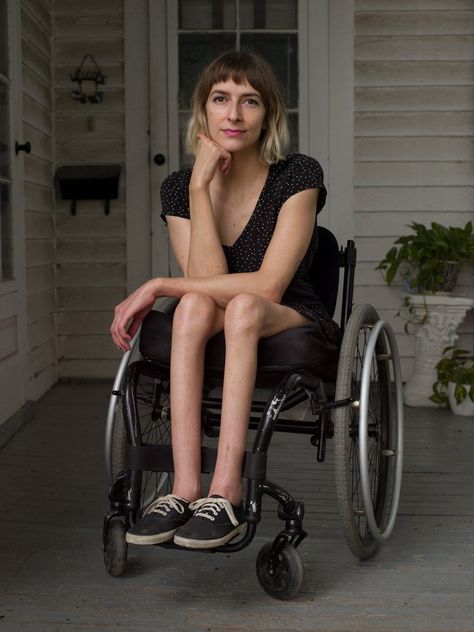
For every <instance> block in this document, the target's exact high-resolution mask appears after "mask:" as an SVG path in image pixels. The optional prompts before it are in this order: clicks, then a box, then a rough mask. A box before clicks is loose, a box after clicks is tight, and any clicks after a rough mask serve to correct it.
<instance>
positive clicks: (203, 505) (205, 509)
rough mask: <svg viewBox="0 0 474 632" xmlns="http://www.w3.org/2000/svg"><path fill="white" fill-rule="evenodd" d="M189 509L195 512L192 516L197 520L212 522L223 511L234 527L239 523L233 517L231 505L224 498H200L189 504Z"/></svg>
mask: <svg viewBox="0 0 474 632" xmlns="http://www.w3.org/2000/svg"><path fill="white" fill-rule="evenodd" d="M189 508H190V509H193V510H195V511H194V516H196V517H198V518H206V519H207V520H212V521H213V522H214V520H215V519H216V516H217V515H218V514H219V512H220V511H222V509H224V510H225V512H226V513H227V515H228V516H229V520H230V521H231V523H232V524H233V525H234V527H237V526H238V525H239V521H238V520H237V518H236V517H235V515H234V510H233V509H232V504H231V503H230V502H229V501H228V500H226V499H225V498H200V499H199V500H195V501H194V502H193V503H191V504H190V505H189ZM194 516H193V517H194Z"/></svg>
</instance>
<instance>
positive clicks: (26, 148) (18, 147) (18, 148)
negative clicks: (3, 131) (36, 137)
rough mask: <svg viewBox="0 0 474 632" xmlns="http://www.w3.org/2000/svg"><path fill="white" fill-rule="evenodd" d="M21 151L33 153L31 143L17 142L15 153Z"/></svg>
mask: <svg viewBox="0 0 474 632" xmlns="http://www.w3.org/2000/svg"><path fill="white" fill-rule="evenodd" d="M20 151H24V152H26V153H27V154H29V153H31V143H23V145H21V144H20V143H19V142H18V141H17V142H16V143H15V153H17V154H19V153H20Z"/></svg>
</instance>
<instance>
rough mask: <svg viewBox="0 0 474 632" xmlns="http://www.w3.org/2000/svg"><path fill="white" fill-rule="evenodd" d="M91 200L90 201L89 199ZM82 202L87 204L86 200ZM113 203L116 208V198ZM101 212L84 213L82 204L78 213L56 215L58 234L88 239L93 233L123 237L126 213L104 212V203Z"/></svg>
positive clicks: (101, 235)
mask: <svg viewBox="0 0 474 632" xmlns="http://www.w3.org/2000/svg"><path fill="white" fill-rule="evenodd" d="M87 202H89V201H87ZM81 204H86V201H84V202H82V203H81ZM112 204H113V205H114V207H113V209H115V204H116V200H113V202H112ZM98 210H99V212H100V211H102V213H101V214H94V215H92V214H91V213H87V214H86V213H84V212H83V208H82V205H81V207H80V213H79V212H78V214H77V215H70V214H59V215H57V216H56V234H57V236H58V237H59V238H66V237H74V238H77V239H87V238H89V237H90V236H91V235H94V236H95V237H109V238H115V237H123V234H124V231H125V213H119V214H118V213H117V212H113V211H112V212H111V214H110V215H105V214H104V213H103V205H102V208H101V209H98Z"/></svg>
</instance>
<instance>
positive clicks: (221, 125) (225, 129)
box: [206, 79, 265, 153]
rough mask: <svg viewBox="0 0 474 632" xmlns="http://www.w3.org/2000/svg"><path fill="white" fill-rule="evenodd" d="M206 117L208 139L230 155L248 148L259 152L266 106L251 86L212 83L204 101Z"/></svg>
mask: <svg viewBox="0 0 474 632" xmlns="http://www.w3.org/2000/svg"><path fill="white" fill-rule="evenodd" d="M206 116H207V127H208V131H209V136H210V138H212V140H213V141H215V142H216V143H218V144H219V145H221V146H222V147H224V149H227V151H228V152H229V153H234V152H239V151H243V150H248V149H249V148H255V150H256V151H258V149H259V146H260V136H261V133H262V128H263V125H264V121H265V107H264V105H263V99H262V97H261V95H260V94H259V92H258V91H257V90H255V88H254V87H253V86H251V85H250V83H248V82H247V81H246V82H245V83H242V84H240V85H239V84H236V83H234V82H233V81H232V80H231V79H230V80H227V81H223V82H221V83H216V84H214V85H213V86H212V89H211V92H210V93H209V97H208V99H207V103H206Z"/></svg>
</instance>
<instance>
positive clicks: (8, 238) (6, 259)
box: [0, 0, 13, 282]
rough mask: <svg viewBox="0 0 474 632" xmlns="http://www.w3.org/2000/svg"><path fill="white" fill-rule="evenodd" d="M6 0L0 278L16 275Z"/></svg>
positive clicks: (0, 104)
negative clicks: (13, 237) (14, 265)
mask: <svg viewBox="0 0 474 632" xmlns="http://www.w3.org/2000/svg"><path fill="white" fill-rule="evenodd" d="M9 98H10V79H9V60H8V11H7V0H0V282H2V281H8V280H10V279H12V278H13V256H12V255H13V253H12V217H11V169H10V132H9V129H10V125H9V121H10V107H9Z"/></svg>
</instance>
